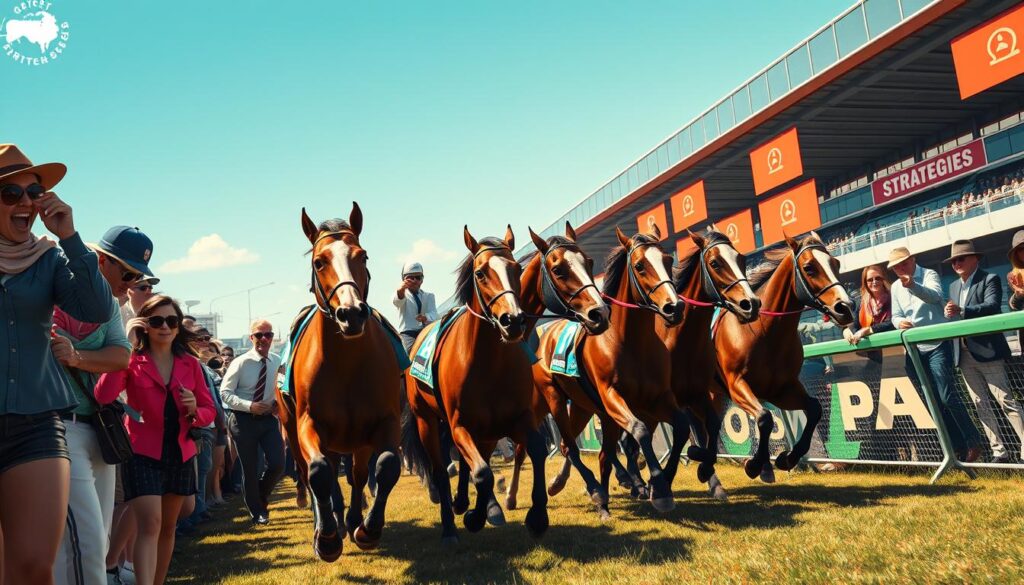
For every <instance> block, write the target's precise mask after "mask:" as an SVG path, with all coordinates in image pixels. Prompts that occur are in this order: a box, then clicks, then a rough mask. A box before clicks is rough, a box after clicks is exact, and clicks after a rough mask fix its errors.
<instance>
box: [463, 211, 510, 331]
mask: <svg viewBox="0 0 1024 585" xmlns="http://www.w3.org/2000/svg"><path fill="white" fill-rule="evenodd" d="M462 237H463V241H464V242H465V243H466V249H468V250H469V253H470V256H469V258H467V259H466V260H465V262H464V263H463V267H462V269H460V278H459V289H460V291H461V292H460V300H462V301H463V302H465V303H466V305H467V306H469V307H470V309H472V308H473V307H472V305H473V304H476V305H479V311H480V314H479V316H481V317H482V318H484V319H486V320H487V321H489V322H490V323H491V324H492V325H494V327H495V328H497V330H498V333H499V334H500V335H501V340H502V341H504V342H506V343H513V342H517V341H522V339H523V335H524V334H525V332H526V326H525V323H526V314H525V313H523V309H522V307H521V306H520V303H519V295H520V292H521V290H522V287H521V284H520V281H519V277H520V273H521V268H520V266H519V263H517V262H516V260H515V257H514V256H513V255H512V250H513V248H514V247H515V235H513V234H512V226H508V228H507V229H506V231H505V239H504V240H501V239H498V238H484V239H482V240H480V241H477V239H476V238H474V237H473V234H471V233H469V227H468V226H464V227H463V234H462ZM470 287H472V292H470Z"/></svg>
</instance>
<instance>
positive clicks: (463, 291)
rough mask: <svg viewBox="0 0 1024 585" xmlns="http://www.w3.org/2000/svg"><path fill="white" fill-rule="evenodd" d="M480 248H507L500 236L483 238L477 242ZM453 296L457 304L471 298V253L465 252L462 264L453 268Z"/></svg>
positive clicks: (465, 302)
mask: <svg viewBox="0 0 1024 585" xmlns="http://www.w3.org/2000/svg"><path fill="white" fill-rule="evenodd" d="M478 243H479V244H480V247H481V248H492V247H493V248H507V247H508V244H506V243H505V240H502V239H501V238H491V237H487V238H483V239H482V240H479V242H478ZM455 274H457V275H458V276H457V277H456V279H455V297H456V298H457V299H458V300H459V304H467V303H469V302H470V301H471V300H473V255H472V254H467V255H466V257H465V259H463V260H462V264H460V265H459V267H458V268H456V269H455Z"/></svg>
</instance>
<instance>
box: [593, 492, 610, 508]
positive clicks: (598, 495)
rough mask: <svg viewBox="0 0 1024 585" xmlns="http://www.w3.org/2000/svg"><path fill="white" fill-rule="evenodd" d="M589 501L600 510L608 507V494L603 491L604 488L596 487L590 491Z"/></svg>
mask: <svg viewBox="0 0 1024 585" xmlns="http://www.w3.org/2000/svg"><path fill="white" fill-rule="evenodd" d="M590 501H591V502H593V503H594V505H595V506H597V508H598V509H599V510H600V509H602V508H606V507H608V494H606V493H605V491H604V488H602V487H598V488H595V489H594V491H592V492H590Z"/></svg>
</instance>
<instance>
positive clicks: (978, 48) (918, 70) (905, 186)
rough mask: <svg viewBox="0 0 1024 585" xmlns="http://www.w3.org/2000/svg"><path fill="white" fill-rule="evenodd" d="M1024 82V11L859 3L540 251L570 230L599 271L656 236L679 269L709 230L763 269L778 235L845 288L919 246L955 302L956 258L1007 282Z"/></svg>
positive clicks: (946, 0) (1022, 176)
mask: <svg viewBox="0 0 1024 585" xmlns="http://www.w3.org/2000/svg"><path fill="white" fill-rule="evenodd" d="M1021 73H1024V5H1022V4H1021V3H1020V2H1018V1H1011V0H984V1H982V0H936V1H933V2H927V1H921V0H862V1H861V2H858V3H857V4H855V5H854V6H852V7H851V8H849V9H848V10H846V11H845V12H843V13H842V14H840V15H839V16H837V17H836V18H835V19H834V20H832V21H831V22H829V23H827V24H826V25H825V26H823V27H822V28H820V29H819V30H817V31H815V32H814V33H813V34H812V35H810V36H809V37H808V38H807V39H806V40H804V41H802V42H800V43H799V44H797V46H796V47H794V48H793V49H792V50H790V51H789V52H787V53H786V54H785V55H783V56H781V57H780V58H778V59H776V60H775V61H773V62H772V63H770V64H769V65H768V66H767V67H765V68H764V69H763V70H761V71H759V72H757V73H756V74H754V75H753V76H752V77H751V78H750V79H749V80H748V81H746V82H745V83H743V84H742V85H741V86H740V87H739V88H737V89H736V90H735V91H733V92H730V93H729V94H728V95H726V96H725V97H723V98H722V99H721V100H719V101H718V102H716V103H714V104H712V105H711V106H710V107H709V108H707V109H706V110H705V111H704V112H703V113H701V114H700V115H699V116H697V117H696V118H694V119H693V120H691V121H690V122H688V123H687V124H686V125H684V126H683V127H682V128H681V129H679V130H678V131H676V132H673V133H672V134H671V135H670V136H669V137H668V138H666V139H665V140H664V141H662V142H660V143H659V144H657V145H655V146H654V147H653V148H652V149H651V150H650V151H648V152H647V153H645V154H644V155H643V156H641V157H640V158H639V159H638V160H637V161H636V162H634V163H633V164H631V165H629V167H627V168H626V169H625V170H623V171H622V172H620V173H618V174H616V175H615V176H614V177H613V178H612V179H611V180H609V181H608V182H607V183H605V184H604V185H602V186H601V187H600V188H598V189H597V190H595V191H594V192H593V193H591V194H590V195H588V196H587V197H584V198H583V199H582V200H581V201H580V202H579V203H577V204H576V205H574V206H572V207H571V208H569V209H568V210H567V211H566V212H565V213H564V214H562V215H561V217H559V218H557V219H556V220H555V221H553V222H551V224H550V225H549V226H548V227H547V228H546V229H545V230H543V232H542V233H541V235H543V236H545V237H546V236H549V235H552V234H555V233H561V232H562V230H563V229H564V228H563V226H564V223H565V221H566V220H568V221H570V222H572V224H573V225H574V226H575V227H576V232H577V234H579V236H580V243H581V244H582V246H583V247H584V249H586V250H587V251H588V252H589V253H591V254H592V255H594V256H601V255H603V254H604V252H605V251H606V250H608V249H610V248H611V247H612V246H613V245H615V243H616V240H615V236H614V230H613V226H615V225H618V226H620V227H622V228H623V230H624V231H627V232H629V231H631V230H635V229H646V226H648V225H650V224H651V223H656V224H657V225H658V226H659V227H660V229H661V232H662V234H664V235H665V241H666V244H667V245H670V246H672V247H674V248H675V250H676V252H677V253H683V252H685V251H686V249H687V247H688V246H690V245H691V244H690V243H689V240H688V238H687V230H698V229H702V228H704V227H706V226H708V225H711V224H712V223H714V224H715V225H716V226H717V227H718V229H719V230H720V231H723V232H725V233H726V234H727V235H729V236H730V237H731V238H732V239H733V242H734V244H735V245H736V247H737V248H738V249H739V250H740V251H741V252H744V253H746V254H747V255H748V256H750V257H752V260H754V261H756V257H757V256H758V254H759V251H761V250H763V249H764V248H766V247H768V246H772V245H774V244H777V243H778V242H779V241H780V240H781V239H782V237H783V236H782V234H783V232H785V233H787V234H789V235H797V234H801V233H805V232H807V231H809V230H811V229H814V230H817V232H818V233H819V234H820V235H821V236H822V237H823V239H824V240H825V241H826V242H829V243H830V246H831V247H832V249H833V250H834V253H835V254H836V255H837V256H838V257H839V258H840V260H841V264H842V270H843V274H844V275H843V279H844V280H847V281H849V282H851V283H853V282H856V281H857V280H858V277H859V271H860V269H861V268H863V267H864V266H867V265H869V264H875V263H880V262H883V261H884V260H885V258H886V256H887V254H888V252H889V250H890V249H891V248H893V247H896V246H907V247H908V248H910V250H911V251H912V252H913V253H915V254H917V255H918V259H919V261H920V262H921V263H922V264H924V265H926V266H929V267H932V268H935V269H937V270H939V273H940V275H941V276H942V277H943V280H944V284H948V283H949V281H951V280H952V278H953V273H952V271H951V270H950V269H949V268H948V267H946V266H945V265H942V264H941V260H942V259H943V258H945V255H946V254H947V252H948V248H949V244H950V243H951V242H952V241H953V240H955V239H959V238H970V239H973V240H974V241H975V244H976V245H977V246H978V247H979V249H980V250H981V251H983V252H984V254H985V260H984V262H983V266H985V267H986V268H987V269H988V270H990V271H993V272H995V273H997V274H999V275H1000V276H1005V274H1006V272H1007V271H1008V269H1009V266H1008V261H1007V257H1006V251H1007V248H1008V246H1009V242H1010V238H1011V236H1012V233H1013V230H1015V229H1018V228H1020V227H1021V226H1022V225H1024V124H1022V121H1024V120H1022V110H1024V75H1020V74H1021ZM532 249H533V245H532V244H528V245H527V246H524V247H523V248H522V249H521V250H519V252H520V253H526V252H529V251H531V250H532ZM1005 286H1006V285H1005V282H1004V287H1005ZM1006 296H1008V295H1006Z"/></svg>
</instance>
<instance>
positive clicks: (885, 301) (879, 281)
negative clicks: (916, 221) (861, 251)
mask: <svg viewBox="0 0 1024 585" xmlns="http://www.w3.org/2000/svg"><path fill="white" fill-rule="evenodd" d="M893 329H895V327H893V325H892V297H891V296H890V294H889V280H888V279H887V278H886V275H885V269H884V268H882V267H881V266H868V267H867V268H865V269H864V271H863V272H861V274H860V307H858V309H857V319H856V320H855V321H854V322H853V324H852V325H850V326H849V327H848V328H846V329H845V330H844V331H843V337H844V338H846V341H849V342H850V345H857V343H859V342H860V340H861V339H863V338H865V337H867V336H869V335H871V334H872V333H880V332H882V331H892V330H893ZM878 357H879V361H880V360H881V356H880V355H879V356H878Z"/></svg>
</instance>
